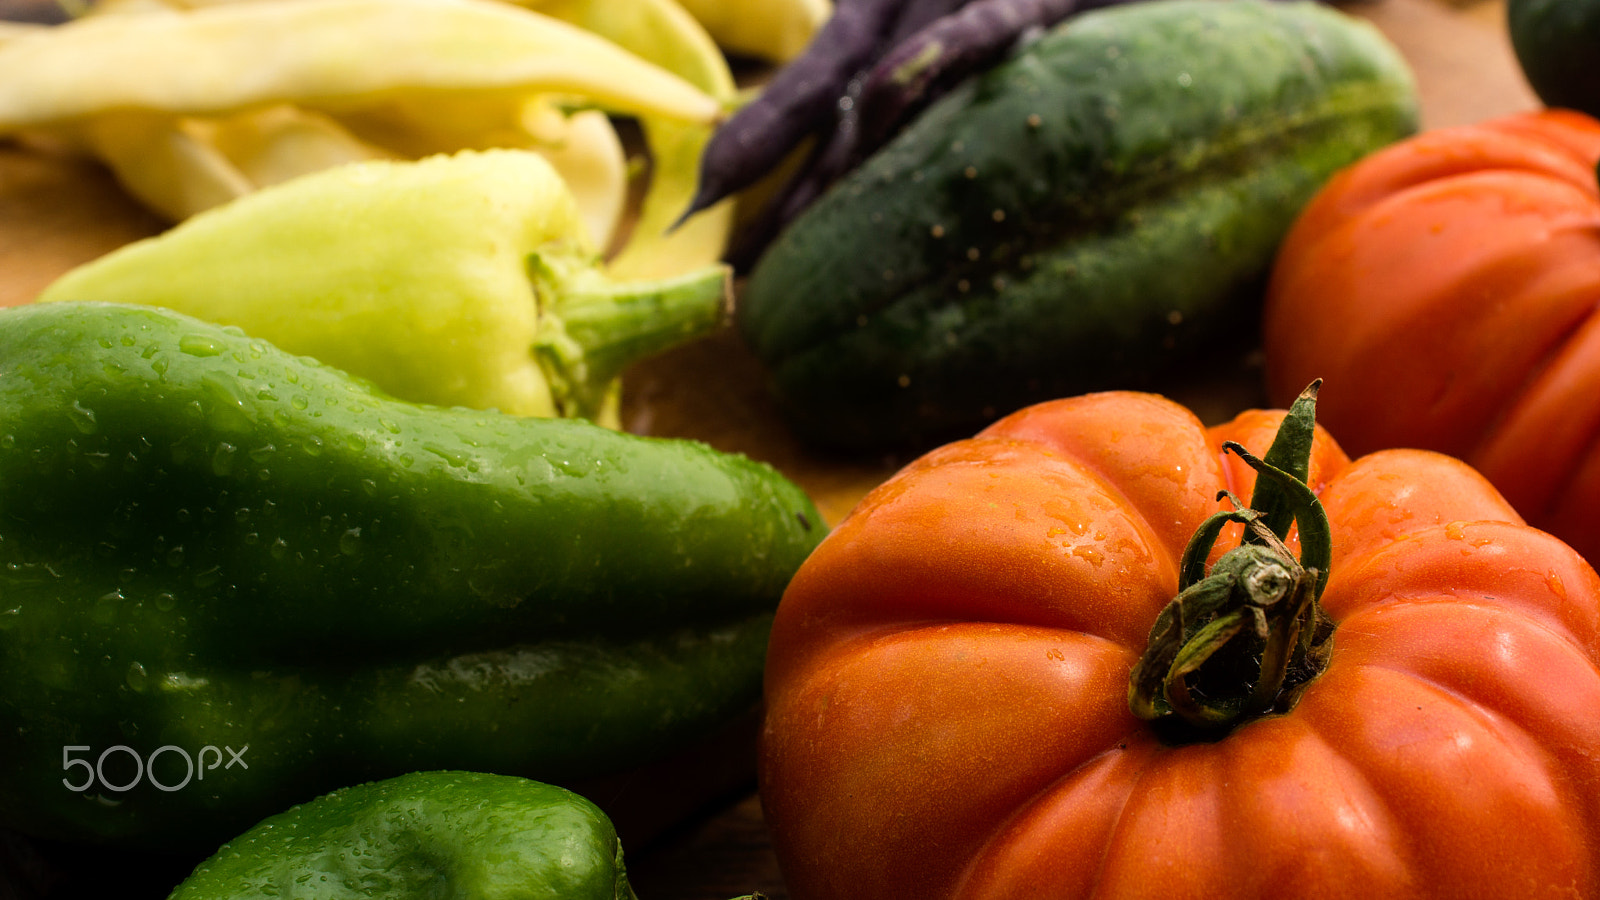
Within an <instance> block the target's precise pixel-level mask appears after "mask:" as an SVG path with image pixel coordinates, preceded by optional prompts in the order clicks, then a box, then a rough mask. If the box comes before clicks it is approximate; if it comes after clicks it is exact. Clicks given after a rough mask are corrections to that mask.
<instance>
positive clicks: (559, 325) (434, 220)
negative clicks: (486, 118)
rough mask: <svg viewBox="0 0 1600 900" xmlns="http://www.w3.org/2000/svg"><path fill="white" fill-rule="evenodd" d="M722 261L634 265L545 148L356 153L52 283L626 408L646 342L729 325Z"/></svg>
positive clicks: (518, 407) (483, 397)
mask: <svg viewBox="0 0 1600 900" xmlns="http://www.w3.org/2000/svg"><path fill="white" fill-rule="evenodd" d="M727 280H728V279H727V270H726V269H725V268H724V267H722V266H710V267H706V268H702V269H698V270H696V271H694V272H691V273H689V274H687V275H682V276H677V277H674V278H668V279H663V280H659V281H645V282H627V283H616V282H613V281H612V280H610V279H609V278H608V277H607V276H606V274H605V272H604V270H603V269H602V268H601V265H600V263H599V259H598V255H597V251H596V248H594V247H593V246H592V245H591V244H590V243H589V240H588V238H587V235H586V232H585V230H584V227H583V225H582V221H581V216H580V213H579V210H578V206H577V204H576V202H575V201H574V200H573V198H572V195H571V193H570V192H569V191H568V190H567V188H566V186H565V184H564V183H563V182H562V180H561V178H560V177H559V176H558V175H557V174H556V172H555V170H554V169H553V168H551V166H550V165H549V164H548V163H546V162H545V161H544V160H543V159H542V158H540V157H539V156H538V155H537V154H534V153H530V152H526V151H515V150H495V151H484V152H463V153H458V154H456V155H454V156H437V157H430V158H428V159H425V160H421V161H419V162H391V161H372V162H362V163H354V164H351V165H347V166H341V167H338V168H335V169H330V170H327V171H324V172H318V173H315V174H312V175H307V176H303V177H301V178H297V179H294V180H292V181H288V182H285V183H283V184H281V185H277V186H275V187H272V188H268V189H265V190H262V191H259V192H256V193H253V194H250V195H248V196H245V197H241V198H239V199H238V200H236V201H234V202H231V203H228V204H226V205H224V206H220V207H217V208H215V209H212V210H209V211H208V212H206V213H203V214H201V215H198V216H195V217H194V218H192V219H189V220H187V221H186V222H184V223H182V224H181V225H179V226H177V227H176V228H174V229H172V230H171V231H170V232H167V233H166V234H163V235H160V236H157V237H154V238H149V239H147V240H144V241H140V242H138V243H135V244H131V245H129V246H127V247H124V248H122V249H120V250H118V251H115V252H113V253H111V254H109V255H107V256H105V257H102V258H100V259H98V260H95V261H93V262H90V263H88V264H86V265H84V266H81V267H79V268H78V269H75V270H73V271H71V272H68V273H67V274H66V275H64V276H63V277H62V278H60V279H59V280H57V281H56V282H55V283H54V284H51V285H50V286H49V287H47V288H46V289H45V291H44V292H43V293H42V294H40V296H39V297H38V299H39V300H40V301H45V302H48V301H56V300H90V301H107V302H116V303H137V304H146V305H157V306H164V307H167V308H170V309H174V310H177V311H179V312H183V313H187V314H189V315H192V316H195V317H197V318H202V319H207V320H210V321H213V322H217V323H220V324H223V325H233V326H237V327H239V328H241V329H243V330H244V331H246V332H247V333H249V334H251V335H252V336H255V337H259V338H262V339H264V340H267V341H270V342H272V343H273V344H275V345H277V346H278V347H280V348H283V349H285V350H288V351H290V352H292V353H296V354H301V355H307V356H312V357H315V358H317V359H318V360H320V361H322V362H324V363H326V364H328V365H332V366H334V367H336V368H340V369H343V370H345V371H348V372H351V373H353V374H355V375H359V376H361V377H363V378H365V379H367V380H369V381H372V382H374V383H375V384H376V385H377V386H378V387H380V388H382V389H383V390H384V391H386V392H388V393H389V394H392V395H394V396H396V397H399V398H401V399H405V400H410V401H412V402H417V403H428V404H434V405H440V406H468V407H473V408H478V409H498V410H500V411H501V412H506V413H511V414H515V415H532V416H557V415H560V416H569V417H582V418H589V419H594V420H596V421H600V422H601V423H602V424H609V425H612V426H615V425H616V424H617V407H618V398H619V376H620V375H621V373H622V370H623V369H624V368H625V367H626V366H627V365H628V364H630V363H631V362H633V361H634V360H636V359H639V358H641V357H643V356H646V355H649V354H651V353H654V352H657V351H659V350H662V349H665V348H666V347H668V346H670V345H672V344H676V343H679V342H681V341H684V340H687V339H689V338H692V337H695V336H698V335H701V334H704V333H706V332H707V331H709V330H711V329H713V328H715V327H716V326H717V325H718V324H719V323H720V321H721V319H722V315H723V313H724V311H725V307H726V302H727V296H728V284H727Z"/></svg>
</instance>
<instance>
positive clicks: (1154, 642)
mask: <svg viewBox="0 0 1600 900" xmlns="http://www.w3.org/2000/svg"><path fill="white" fill-rule="evenodd" d="M1316 389H1317V385H1316V384H1312V385H1311V387H1309V388H1307V389H1306V392H1305V393H1303V394H1301V397H1300V399H1299V400H1297V401H1296V403H1295V405H1294V407H1293V408H1292V409H1291V410H1290V413H1289V415H1288V416H1287V417H1285V419H1284V422H1283V425H1282V426H1280V429H1279V432H1278V435H1277V438H1276V439H1275V440H1274V441H1273V444H1272V449H1271V450H1270V451H1269V452H1268V454H1267V457H1268V458H1267V459H1265V460H1263V459H1257V458H1256V457H1254V456H1252V455H1251V454H1250V453H1249V452H1248V451H1246V450H1245V449H1244V448H1243V447H1242V446H1240V445H1238V444H1235V443H1231V442H1230V443H1228V444H1225V445H1224V447H1225V448H1226V449H1227V450H1228V451H1229V452H1232V453H1235V454H1237V455H1238V456H1239V457H1240V458H1241V459H1243V460H1244V461H1245V462H1246V463H1248V464H1249V465H1250V467H1251V468H1253V469H1255V470H1256V489H1255V493H1254V494H1253V495H1252V496H1251V505H1250V508H1245V507H1243V506H1242V505H1241V504H1240V503H1239V501H1238V498H1236V497H1234V496H1233V495H1232V494H1230V493H1228V492H1226V491H1224V492H1222V493H1220V494H1218V499H1223V498H1227V499H1228V500H1230V501H1231V502H1232V504H1233V505H1234V507H1235V508H1234V509H1233V510H1227V511H1223V512H1219V513H1217V514H1216V515H1213V516H1211V517H1210V518H1208V519H1207V520H1206V521H1205V522H1203V523H1202V524H1201V525H1200V527H1199V528H1198V529H1197V530H1196V531H1195V534H1194V537H1193V538H1191V539H1190V541H1189V545H1188V547H1186V548H1185V550H1184V554H1183V560H1182V562H1181V565H1180V576H1179V593H1178V596H1177V597H1176V598H1174V599H1173V601H1172V602H1171V603H1170V604H1168V605H1167V607H1166V608H1165V609H1163V610H1162V613H1161V615H1160V616H1158V617H1157V619H1156V623H1155V625H1154V627H1152V628H1151V631H1150V640H1149V644H1148V646H1147V647H1146V648H1145V652H1144V655H1143V656H1142V657H1141V658H1140V660H1139V662H1138V664H1137V665H1135V666H1134V668H1133V672H1132V673H1131V675H1130V678H1129V688H1128V705H1129V708H1130V709H1131V710H1132V711H1133V712H1134V714H1135V715H1137V716H1139V717H1140V718H1143V719H1147V720H1151V721H1153V722H1158V723H1163V724H1164V727H1166V728H1167V729H1168V733H1169V735H1170V736H1172V737H1174V738H1176V739H1179V740H1207V739H1215V738H1216V737H1219V736H1221V735H1223V734H1226V733H1227V732H1229V731H1231V730H1232V729H1234V728H1236V727H1238V726H1239V725H1242V724H1244V723H1245V722H1248V721H1251V720H1253V719H1256V718H1259V717H1261V716H1263V715H1270V714H1273V713H1280V712H1284V711H1286V710H1288V709H1289V708H1290V707H1292V706H1293V705H1294V703H1295V701H1296V700H1298V698H1299V697H1300V695H1301V693H1302V692H1303V691H1304V689H1305V686H1306V685H1307V684H1308V683H1309V682H1310V681H1311V680H1312V679H1314V678H1315V677H1316V676H1317V675H1318V674H1320V673H1321V671H1322V669H1323V668H1324V667H1325V666H1326V664H1327V656H1328V651H1329V649H1330V647H1331V638H1332V634H1333V626H1332V623H1331V621H1330V620H1328V619H1327V617H1326V616H1324V615H1323V614H1322V611H1321V608H1320V607H1319V606H1318V604H1317V600H1318V598H1319V597H1320V596H1321V594H1322V589H1323V587H1324V586H1325V585H1326V584H1327V580H1328V566H1329V562H1330V560H1331V557H1332V554H1333V544H1332V537H1331V534H1330V533H1329V528H1328V519H1327V515H1326V514H1325V513H1324V512H1323V510H1322V505H1321V503H1320V502H1319V501H1318V500H1317V497H1316V494H1314V493H1313V492H1312V490H1311V488H1310V487H1309V486H1307V484H1306V478H1307V474H1308V472H1309V468H1310V458H1311V443H1312V437H1313V435H1314V430H1315V425H1316V416H1315V403H1316ZM1231 522H1238V523H1241V524H1243V525H1244V538H1243V540H1242V541H1241V543H1240V546H1238V547H1236V548H1234V549H1233V550H1230V551H1228V552H1227V553H1225V554H1223V556H1222V558H1221V559H1219V560H1218V561H1217V564H1216V565H1215V566H1213V567H1212V569H1211V571H1210V572H1209V573H1207V572H1206V571H1205V560H1206V559H1207V558H1209V556H1210V554H1211V552H1212V549H1213V547H1214V545H1215V544H1216V542H1217V540H1218V539H1219V537H1220V536H1221V532H1222V529H1223V527H1224V526H1225V525H1227V524H1229V523H1231ZM1291 524H1294V525H1297V526H1298V527H1299V532H1300V545H1301V555H1300V558H1299V559H1296V558H1295V556H1294V554H1293V553H1292V552H1290V550H1289V548H1288V547H1287V546H1286V545H1285V544H1284V543H1283V538H1284V537H1285V536H1287V534H1288V531H1289V526H1290V525H1291Z"/></svg>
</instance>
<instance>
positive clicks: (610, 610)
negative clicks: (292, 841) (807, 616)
mask: <svg viewBox="0 0 1600 900" xmlns="http://www.w3.org/2000/svg"><path fill="white" fill-rule="evenodd" d="M0 372H3V375H0V760H4V761H5V765H3V766H0V824H6V825H10V826H11V827H14V828H16V829H18V830H21V831H24V832H27V833H31V834H35V835H41V836H47V837H59V838H70V839H83V838H92V839H100V840H116V841H120V842H123V843H126V844H129V845H139V846H166V847H173V848H186V849H194V848H201V849H210V848H211V847H214V846H216V844H217V842H218V841H220V840H221V839H223V838H225V837H227V836H229V835H232V834H237V833H238V832H239V831H241V830H242V829H243V828H244V827H245V826H247V825H249V824H250V823H253V822H255V821H257V820H259V819H260V818H262V817H263V816H265V815H268V814H270V813H272V812H275V811H277V810H281V809H283V808H285V807H287V806H288V805H290V804H291V803H295V802H302V801H305V800H309V799H311V798H312V797H314V796H316V795H317V794H320V793H323V792H326V791H328V790H331V789H333V788H336V787H341V786H344V785H348V784H354V783H357V782H361V781H367V780H372V779H375V778H382V777H388V776H392V775H396V774H399V773H402V772H407V771H414V770H420V769H445V768H460V769H473V770H479V771H494V772H503V773H510V774H518V775H526V776H528V777H533V778H538V779H539V780H542V781H554V782H570V781H571V780H573V779H580V778H587V777H589V776H593V775H597V774H603V773H609V772H616V771H621V770H624V769H627V768H631V767H633V766H635V765H637V764H639V763H642V762H645V761H647V760H649V759H651V758H655V757H658V756H661V755H663V754H665V753H667V752H668V751H670V750H673V749H676V748H678V747H681V746H684V745H686V744H687V743H688V742H690V741H692V740H693V739H695V738H697V737H700V736H702V735H703V734H705V733H706V732H707V731H708V730H710V729H712V728H714V727H715V726H717V725H719V724H721V723H723V722H725V721H727V720H728V719H729V718H731V717H732V716H734V715H736V714H738V713H740V712H743V711H746V710H748V709H750V708H751V707H752V706H753V705H754V704H755V703H756V702H757V699H758V695H759V691H760V682H761V666H762V662H763V654H764V651H765V644H766V637H767V630H768V626H769V624H770V620H771V613H772V610H773V609H774V608H775V607H776V605H777V601H778V598H779V596H780V594H781V593H782V591H783V589H784V587H785V585H786V584H787V582H788V579H789V577H790V575H791V574H792V573H793V572H794V570H795V569H796V568H797V567H798V566H799V564H800V562H801V560H802V559H803V558H804V557H805V556H806V554H807V553H808V552H809V551H810V550H811V548H812V547H813V546H814V545H815V544H816V542H817V541H818V540H819V539H820V537H821V534H822V532H823V527H822V523H821V519H820V517H819V516H818V514H817V512H816V510H815V508H814V507H813V506H812V504H811V502H810V501H809V500H808V499H807V498H806V496H805V494H804V493H803V492H802V491H801V490H800V489H799V488H798V487H796V486H795V485H793V484H792V483H790V482H788V481H787V480H785V479H784V478H783V477H782V476H780V475H779V474H778V473H777V472H775V471H774V470H772V469H771V468H769V467H767V466H765V465H762V464H759V463H756V462H752V461H750V460H748V459H745V458H743V457H739V456H734V455H728V454H722V453H719V452H716V451H714V450H712V449H711V448H709V447H706V446H704V445H701V444H698V443H694V442H689V441H668V440H661V439H650V438H642V437H636V436H630V435H626V434H621V433H617V432H612V431H609V430H607V429H603V428H600V427H598V426H595V425H591V424H588V423H586V422H582V421H572V420H553V419H530V418H521V417H514V416H509V415H502V414H498V413H492V412H481V411H475V410H467V409H442V408H438V407H425V406H417V405H413V404H409V403H404V402H400V401H396V400H393V399H392V398H389V397H386V396H384V395H382V394H380V393H378V392H377V391H376V390H375V389H374V388H372V387H371V386H370V385H369V384H367V383H366V382H362V381H359V380H357V379H354V378H352V377H351V376H349V375H347V374H345V373H343V372H341V371H339V370H336V369H332V368H328V367H325V366H321V365H319V364H317V363H315V362H313V361H311V360H308V359H305V358H297V357H294V356H290V355H288V354H285V353H283V352H281V351H279V350H277V349H276V348H274V347H272V346H271V345H269V344H267V343H266V342H264V341H261V340H259V339H252V338H250V337H247V336H245V335H244V334H243V333H241V332H239V331H238V330H237V329H228V328H221V327H218V326H215V325H212V324H209V323H205V322H202V321H200V320H197V319H192V318H189V317H186V316H183V315H180V314H178V313H174V312H171V311H167V310H162V309H158V308H152V307H139V306H122V305H112V304H79V303H60V304H44V305H38V306H31V307H24V308H19V309H15V310H10V311H7V312H5V313H3V314H0ZM245 748H248V749H245Z"/></svg>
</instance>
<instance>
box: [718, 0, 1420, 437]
mask: <svg viewBox="0 0 1600 900" xmlns="http://www.w3.org/2000/svg"><path fill="white" fill-rule="evenodd" d="M1416 128H1417V104H1416V95H1415V88H1414V84H1413V81H1412V78H1411V73H1410V70H1409V69H1408V68H1407V66H1406V63H1405V61H1404V60H1403V59H1402V58H1401V56H1400V55H1399V53H1398V52H1397V51H1396V50H1395V49H1394V48H1393V47H1392V46H1391V45H1390V44H1389V43H1388V41H1387V40H1386V39H1385V38H1384V37H1383V36H1382V35H1381V34H1380V33H1379V32H1378V31H1377V30H1376V29H1375V28H1373V27H1372V26H1370V25H1368V24H1366V23H1362V22H1359V21H1357V20H1355V19H1352V18H1350V17H1349V16H1346V15H1344V14H1343V13H1340V12H1338V11H1335V10H1332V9H1328V8H1324V7H1322V6H1320V5H1316V4H1312V3H1267V2H1261V0H1150V2H1145V3H1135V4H1128V5H1125V6H1119V7H1116V8H1114V9H1106V10H1099V11H1095V12H1091V13H1086V14H1084V15H1082V16H1080V17H1078V18H1076V19H1071V20H1068V21H1067V22H1066V23H1065V24H1064V25H1062V26H1058V27H1057V28H1056V29H1054V30H1053V31H1051V32H1049V33H1048V34H1046V35H1045V36H1043V37H1042V38H1040V39H1039V40H1038V41H1036V42H1035V43H1033V44H1031V45H1029V46H1027V47H1025V48H1023V49H1022V50H1020V51H1019V52H1018V53H1017V54H1015V55H1014V56H1013V57H1012V58H1010V59H1009V60H1007V61H1006V62H1004V63H1002V64H1000V65H999V66H997V67H995V68H994V69H992V70H990V71H989V72H987V73H985V74H983V75H981V76H979V77H977V78H974V79H971V80H969V81H967V82H966V83H964V84H963V85H961V86H960V87H958V88H957V89H956V90H955V91H953V92H952V93H951V94H950V95H947V96H946V97H945V98H943V99H942V100H940V101H938V102H937V103H935V104H934V105H933V106H931V107H930V108H929V109H928V110H927V111H926V112H925V113H924V114H923V115H922V116H921V117H919V118H918V119H917V120H916V121H915V122H913V123H912V124H911V125H910V126H909V127H908V128H907V129H906V130H905V131H904V132H902V133H901V135H900V136H899V137H897V138H896V139H895V140H894V141H892V142H891V143H890V144H889V145H887V146H886V147H885V148H884V149H883V150H881V151H880V152H879V153H878V154H876V155H875V156H873V157H872V158H870V159H869V160H867V162H866V163H864V164H863V165H862V166H861V167H860V168H858V169H857V170H856V171H854V172H853V173H851V174H850V175H849V176H847V177H846V178H844V179H842V180H841V181H840V182H839V183H838V184H836V185H835V186H834V187H833V188H832V189H831V190H830V191H829V192H828V193H827V194H825V195H824V196H823V197H822V198H820V199H819V200H818V202H817V203H815V204H814V205H813V206H812V207H811V208H810V209H808V210H807V211H806V212H805V213H804V214H803V215H802V216H801V217H800V218H799V219H797V220H796V221H795V222H794V223H793V224H792V225H791V226H790V227H789V228H788V229H787V230H786V231H785V232H784V233H783V234H782V235H780V237H779V239H778V240H777V241H776V242H775V243H774V244H773V246H772V248H771V249H770V250H769V251H768V252H767V254H766V255H765V256H764V257H763V258H762V259H761V260H760V261H759V262H758V264H757V265H756V267H755V269H754V271H753V272H752V273H751V276H750V278H749V280H748V281H747V282H746V284H745V286H744V291H743V293H742V295H741V298H740V306H739V309H738V316H739V319H738V320H739V325H740V328H741V331H742V333H743V335H744V336H745V338H746V339H747V341H748V343H749V344H750V346H751V347H752V348H753V349H754V351H755V353H756V355H757V356H758V357H759V358H760V359H761V360H762V361H763V362H764V363H765V364H766V366H767V368H768V370H769V373H770V379H771V384H772V388H773V391H774V393H775V394H776V396H777V398H778V400H779V403H780V404H781V406H782V407H783V409H784V410H785V412H786V414H787V415H788V417H789V419H790V421H791V423H792V424H793V425H794V426H795V428H796V430H797V431H798V432H799V433H800V434H801V435H802V436H803V437H804V438H806V439H807V440H808V441H810V442H812V443H816V444H822V445H831V446H834V447H838V448H844V449H866V448H872V447H884V446H893V445H916V444H925V443H929V442H932V441H935V440H942V439H945V438H948V437H952V436H955V435H958V434H963V433H970V432H971V431H972V430H975V429H976V428H977V427H980V426H981V425H982V424H984V423H986V422H987V421H989V420H990V419H992V418H994V417H995V416H997V415H1001V414H1004V413H1006V412H1008V411H1010V410H1012V409H1016V408H1018V407H1020V406H1023V405H1026V404H1028V403H1032V402H1036V401H1039V400H1044V399H1048V398H1051V397H1055V396H1064V395H1069V394H1074V393H1081V392H1086V391H1092V390H1101V389H1112V388H1141V387H1151V386H1159V385H1160V383H1161V381H1160V380H1161V379H1162V378H1170V377H1173V374H1174V373H1175V372H1177V371H1178V367H1179V366H1181V365H1183V364H1185V363H1188V362H1191V361H1193V360H1195V359H1196V358H1197V357H1200V356H1202V355H1204V354H1213V355H1215V356H1217V357H1218V358H1222V359H1226V360H1229V361H1231V360H1233V359H1236V358H1238V357H1242V356H1243V355H1244V354H1245V353H1247V352H1248V351H1249V349H1250V348H1251V346H1253V344H1252V343H1251V342H1252V341H1253V340H1254V328H1255V318H1256V316H1257V315H1258V312H1259V302H1260V291H1261V285H1262V282H1263V280H1264V276H1265V274H1266V272H1267V270H1268V269H1269V267H1270V264H1271V260H1272V255H1273V253H1274V252H1275V251H1276V248H1277V245H1278V243H1279V242H1280V241H1281V239H1282V236H1283V234H1284V233H1285V232H1286V231H1287V230H1288V228H1289V226H1290V224H1291V223H1292V222H1293V219H1294V217H1295V216H1296V215H1297V214H1298V212H1299V210H1300V208H1301V207H1302V206H1303V205H1304V203H1305V202H1306V201H1307V200H1309V199H1310V197H1311V196H1312V195H1313V194H1314V193H1315V192H1316V190H1317V189H1318V188H1319V187H1321V185H1322V184H1323V183H1324V182H1325V181H1326V179H1327V178H1328V176H1330V175H1331V174H1332V173H1333V172H1334V171H1336V170H1337V169H1339V168H1341V167H1343V166H1345V165H1347V164H1349V163H1352V162H1354V161H1355V160H1357V159H1359V158H1360V157H1362V156H1363V155H1365V154H1366V153H1368V152H1370V151H1371V150H1374V149H1376V148H1378V147H1381V146H1383V145H1385V144H1388V143H1391V142H1393V141H1395V140H1399V139H1401V138H1403V137H1405V136H1407V135H1410V134H1412V133H1414V132H1415V130H1416Z"/></svg>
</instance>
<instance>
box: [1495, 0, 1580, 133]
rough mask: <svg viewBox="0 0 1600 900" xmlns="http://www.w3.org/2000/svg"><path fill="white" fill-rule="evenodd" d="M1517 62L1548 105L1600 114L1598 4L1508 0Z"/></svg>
mask: <svg viewBox="0 0 1600 900" xmlns="http://www.w3.org/2000/svg"><path fill="white" fill-rule="evenodd" d="M1506 24H1507V28H1508V29H1509V31H1510V34H1511V46H1512V49H1514V50H1515V51H1516V54H1517V62H1518V64H1519V65H1521V66H1522V72H1523V74H1524V75H1526V76H1527V78H1528V84H1529V85H1530V86H1532V87H1533V90H1534V93H1536V94H1538V95H1539V99H1540V100H1543V101H1544V102H1545V105H1547V106H1555V107H1564V108H1566V109H1575V110H1578V111H1579V112H1584V113H1588V114H1589V115H1591V116H1600V3H1597V2H1595V0H1509V2H1507V3H1506Z"/></svg>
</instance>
